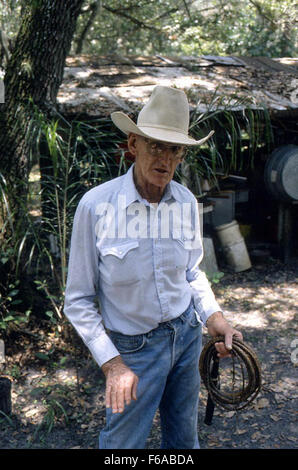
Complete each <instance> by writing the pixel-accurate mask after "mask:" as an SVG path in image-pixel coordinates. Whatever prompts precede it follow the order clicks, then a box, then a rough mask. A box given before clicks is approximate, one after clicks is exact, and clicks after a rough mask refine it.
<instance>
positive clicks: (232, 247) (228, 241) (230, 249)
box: [215, 220, 251, 273]
mask: <svg viewBox="0 0 298 470" xmlns="http://www.w3.org/2000/svg"><path fill="white" fill-rule="evenodd" d="M215 230H216V232H217V235H218V238H219V240H220V242H221V244H222V246H223V248H224V252H225V255H226V258H227V262H228V264H229V265H230V266H231V267H232V268H233V269H234V271H235V272H236V273H238V272H240V271H245V270H246V269H249V268H251V262H250V258H249V255H248V252H247V248H246V244H245V241H244V238H243V237H242V235H241V232H240V229H239V225H238V223H237V221H236V220H233V221H232V222H230V223H229V224H223V225H219V226H218V227H215Z"/></svg>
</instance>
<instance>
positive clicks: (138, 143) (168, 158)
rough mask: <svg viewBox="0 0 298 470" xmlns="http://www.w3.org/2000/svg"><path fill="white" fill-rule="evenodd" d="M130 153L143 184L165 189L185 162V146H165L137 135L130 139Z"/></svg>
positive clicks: (131, 135) (132, 135)
mask: <svg viewBox="0 0 298 470" xmlns="http://www.w3.org/2000/svg"><path fill="white" fill-rule="evenodd" d="M128 148H129V151H130V152H131V153H132V154H133V155H134V156H135V170H136V174H137V176H138V179H139V181H140V182H142V183H144V182H145V183H147V184H152V185H154V186H159V187H160V188H162V189H164V188H165V187H166V185H167V184H168V183H169V182H170V181H171V180H172V178H173V176H174V173H175V170H176V168H177V166H178V164H179V163H181V162H182V160H183V154H184V146H182V145H174V144H165V143H164V142H159V141H157V140H152V139H146V138H144V137H141V136H139V135H136V134H130V135H129V138H128Z"/></svg>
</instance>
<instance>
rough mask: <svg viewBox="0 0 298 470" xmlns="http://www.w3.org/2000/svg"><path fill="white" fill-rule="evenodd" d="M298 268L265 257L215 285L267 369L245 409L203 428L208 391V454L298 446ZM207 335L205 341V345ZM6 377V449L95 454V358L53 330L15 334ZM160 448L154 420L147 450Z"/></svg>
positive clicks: (98, 389) (1, 420)
mask: <svg viewBox="0 0 298 470" xmlns="http://www.w3.org/2000/svg"><path fill="white" fill-rule="evenodd" d="M297 279H298V263H293V264H291V265H283V264H282V263H280V262H278V261H277V260H273V259H269V260H268V261H267V262H266V264H262V265H256V266H254V267H253V268H252V269H251V270H249V271H246V272H243V273H238V274H231V273H228V272H226V273H225V276H224V277H223V278H222V279H221V281H220V283H218V284H214V286H213V288H214V291H215V293H216V296H217V299H218V301H219V303H220V305H221V306H222V308H223V310H224V312H225V315H226V317H227V318H228V319H229V320H230V321H231V323H232V324H233V325H234V327H236V328H238V329H239V330H240V331H241V332H242V334H243V336H244V340H245V342H247V344H249V345H250V346H251V347H252V348H253V349H254V350H255V351H256V353H257V355H258V358H259V360H260V362H261V365H262V377H263V387H262V391H261V393H260V394H259V395H258V397H257V398H256V400H255V401H254V402H253V403H252V404H251V405H249V407H248V408H247V409H244V410H243V411H240V412H237V413H236V412H230V411H223V410H221V409H218V408H216V409H215V413H214V417H213V421H212V424H211V425H210V426H208V425H206V424H204V414H205V406H206V399H207V393H206V390H205V388H204V386H203V385H202V387H201V392H200V405H199V410H198V411H199V427H198V433H199V439H200V445H201V448H202V449H295V448H297V421H296V417H297V363H298V339H297V330H296V325H297V310H298V308H297V298H298V283H297ZM208 338H209V337H208V335H207V332H206V330H204V343H205V342H206V341H207V340H208ZM1 375H6V376H8V377H10V379H11V380H12V413H11V414H10V415H9V416H5V415H3V414H1V413H0V448H1V449H97V448H98V434H99V431H100V429H101V428H102V427H103V426H104V421H105V409H104V378H103V375H102V373H101V371H100V370H99V368H98V367H97V366H96V364H95V363H94V361H93V359H92V358H91V357H90V355H89V353H88V352H87V351H86V350H85V349H84V347H82V346H81V345H80V343H79V345H78V344H77V345H76V347H75V348H74V347H73V344H69V342H66V341H62V340H61V335H60V334H58V333H57V332H55V330H53V331H50V332H49V331H48V330H46V329H44V330H43V328H42V325H41V326H40V328H39V330H34V331H33V330H30V328H27V330H26V332H25V333H23V334H20V332H15V333H14V334H12V335H11V338H10V341H8V342H7V344H6V364H5V366H4V368H2V373H1ZM159 446H160V429H159V419H158V415H156V417H155V420H154V424H153V428H152V431H151V434H150V437H149V439H148V443H147V447H148V449H158V448H159Z"/></svg>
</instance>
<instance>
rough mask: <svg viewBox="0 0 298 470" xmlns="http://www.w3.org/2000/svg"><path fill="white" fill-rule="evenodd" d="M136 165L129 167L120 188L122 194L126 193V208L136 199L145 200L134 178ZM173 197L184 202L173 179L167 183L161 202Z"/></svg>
mask: <svg viewBox="0 0 298 470" xmlns="http://www.w3.org/2000/svg"><path fill="white" fill-rule="evenodd" d="M134 165H135V164H134V163H133V164H132V165H131V166H130V168H129V169H128V171H127V172H126V174H125V175H124V180H123V183H122V187H121V190H120V194H122V195H125V197H126V200H125V207H126V208H127V207H128V206H129V205H130V204H132V203H133V202H135V201H140V202H144V201H145V200H144V199H143V198H142V197H141V196H140V194H139V192H138V191H137V188H136V186H135V183H134V180H133V168H134ZM171 198H173V199H175V200H177V201H178V202H183V201H182V200H181V197H180V194H179V191H177V188H176V186H175V183H174V182H173V181H170V183H169V184H167V186H166V188H165V192H164V194H163V197H162V200H161V202H164V201H167V200H169V199H171Z"/></svg>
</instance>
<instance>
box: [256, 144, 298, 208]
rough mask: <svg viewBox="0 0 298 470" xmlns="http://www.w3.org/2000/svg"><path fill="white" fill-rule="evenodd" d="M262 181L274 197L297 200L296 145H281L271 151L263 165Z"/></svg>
mask: <svg viewBox="0 0 298 470" xmlns="http://www.w3.org/2000/svg"><path fill="white" fill-rule="evenodd" d="M264 181H265V185H266V188H267V190H268V192H269V193H270V194H271V196H272V197H273V198H274V199H278V200H281V201H295V200H296V201H297V200H298V146H297V145H292V144H290V145H283V146H281V147H278V148H277V149H275V150H274V151H273V152H272V154H271V155H270V156H269V157H268V159H267V162H266V165H265V169H264Z"/></svg>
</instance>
